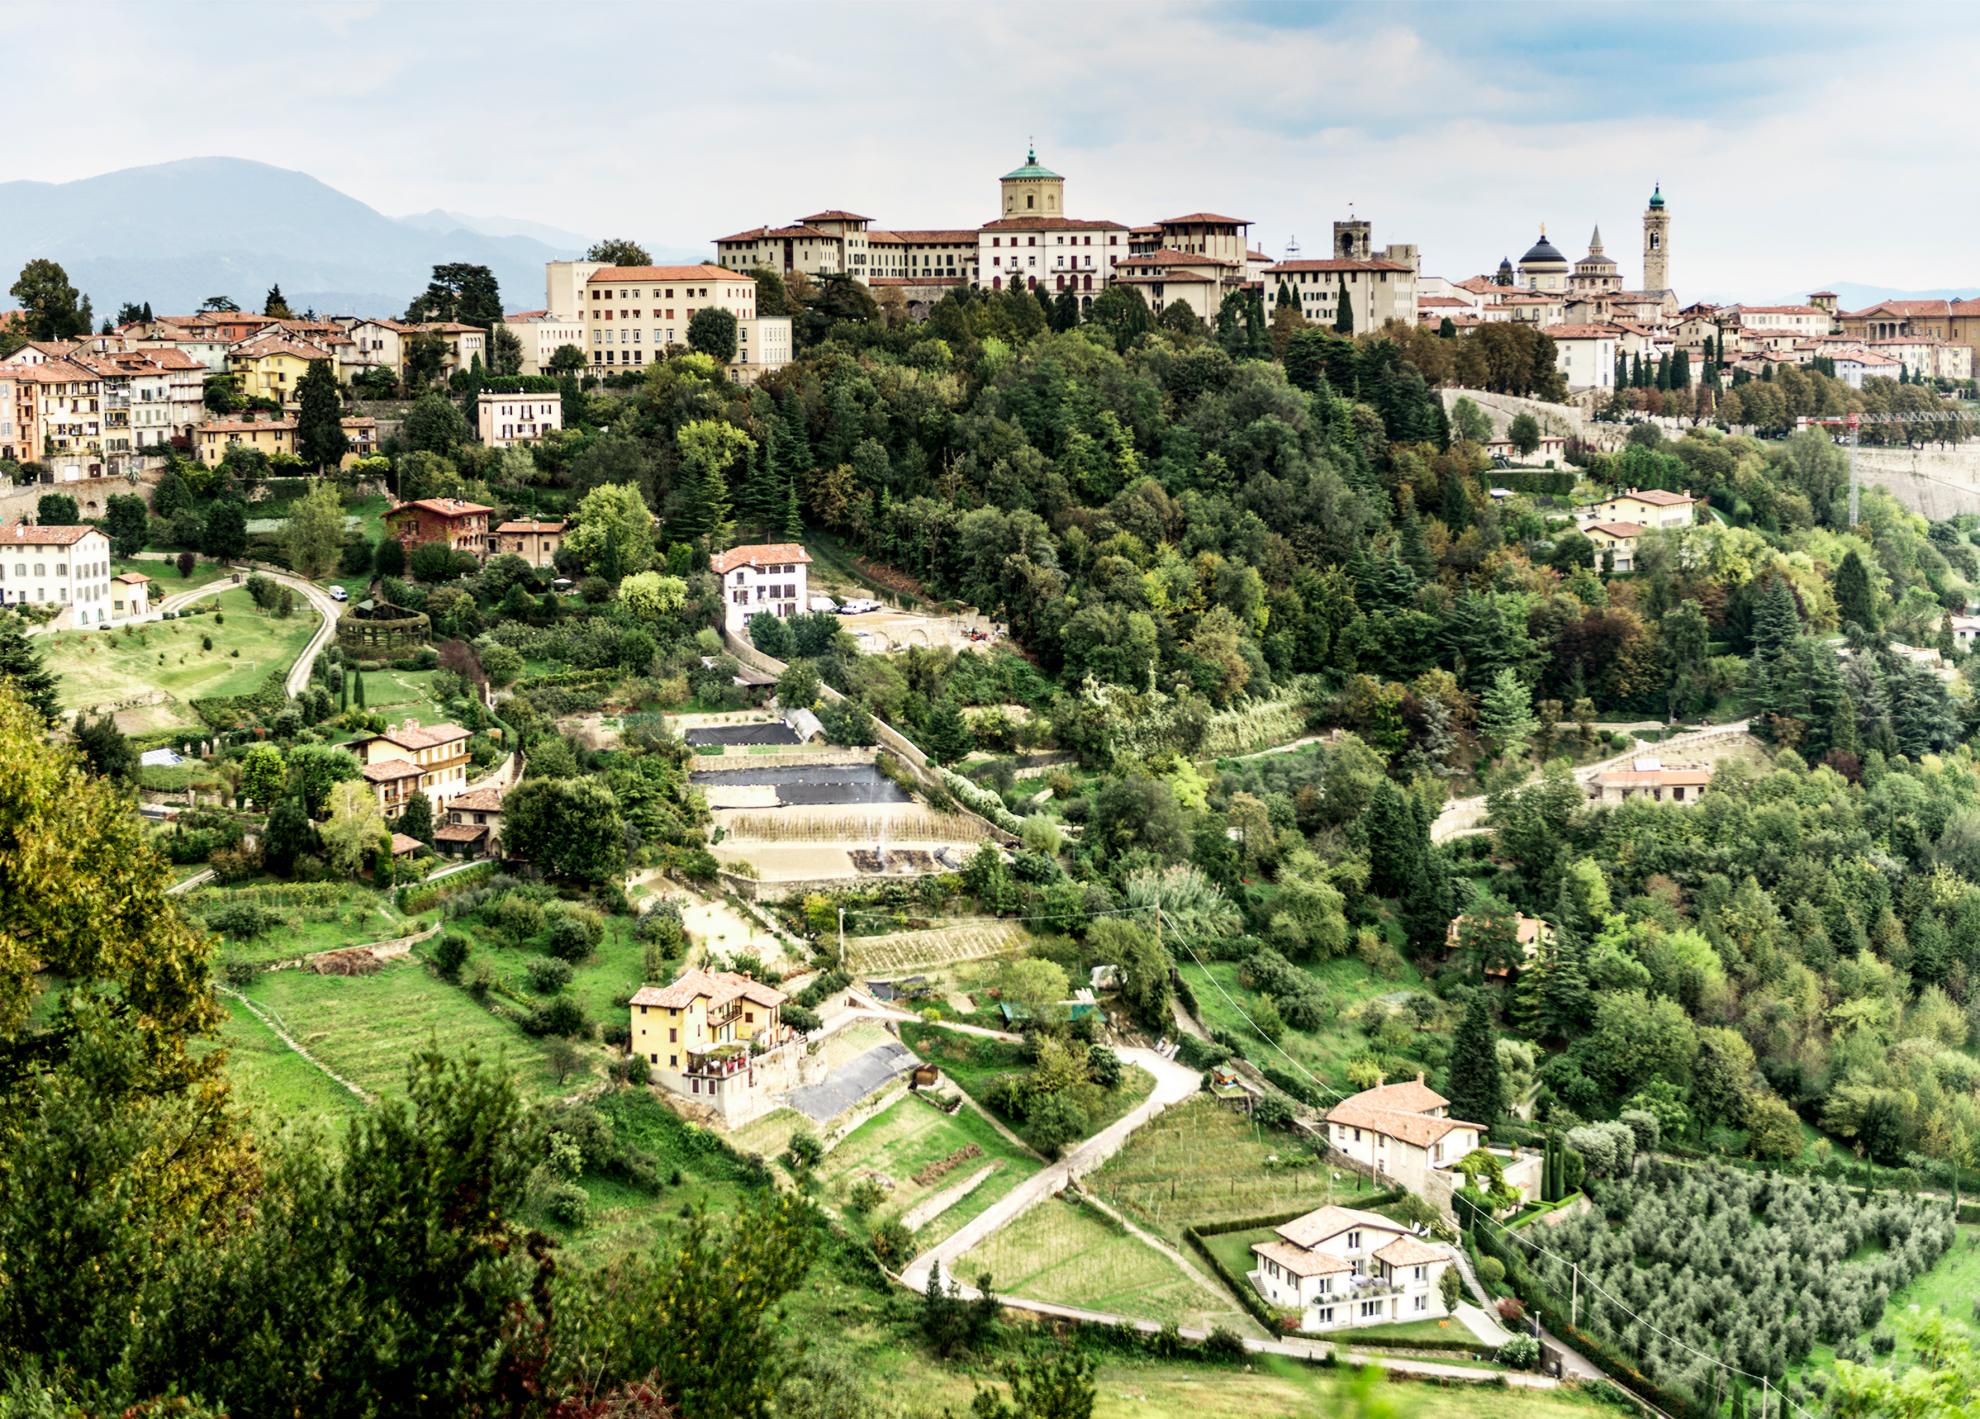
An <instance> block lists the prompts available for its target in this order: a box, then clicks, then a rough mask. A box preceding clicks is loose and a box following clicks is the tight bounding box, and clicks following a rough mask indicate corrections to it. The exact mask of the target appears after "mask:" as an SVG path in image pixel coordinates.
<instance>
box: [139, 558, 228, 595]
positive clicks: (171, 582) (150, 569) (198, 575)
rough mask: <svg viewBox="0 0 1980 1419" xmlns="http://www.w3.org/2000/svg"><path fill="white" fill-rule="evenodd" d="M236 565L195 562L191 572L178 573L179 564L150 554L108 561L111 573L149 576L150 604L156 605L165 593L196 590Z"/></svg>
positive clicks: (224, 575) (226, 573) (225, 574)
mask: <svg viewBox="0 0 1980 1419" xmlns="http://www.w3.org/2000/svg"><path fill="white" fill-rule="evenodd" d="M236 570H237V569H236V568H234V567H223V566H221V565H220V563H218V562H206V561H201V562H196V563H194V564H193V571H192V575H191V576H180V575H179V569H178V567H176V566H174V565H173V564H172V563H171V562H160V561H155V560H153V559H152V558H149V557H116V558H113V559H112V560H111V563H110V575H111V576H122V575H123V574H124V573H125V572H137V573H138V574H139V575H141V576H148V577H150V578H151V580H152V582H153V583H154V585H153V586H152V588H151V604H152V605H153V606H154V607H155V606H156V605H157V604H158V603H159V602H160V601H162V600H163V599H164V598H166V597H167V596H176V595H177V594H178V593H180V592H181V591H197V590H198V589H199V588H200V587H202V586H210V585H212V584H213V583H214V582H216V581H219V580H220V579H221V578H222V577H228V576H232V575H233V574H234V572H235V571H236Z"/></svg>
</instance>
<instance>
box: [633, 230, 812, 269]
mask: <svg viewBox="0 0 1980 1419" xmlns="http://www.w3.org/2000/svg"><path fill="white" fill-rule="evenodd" d="M771 237H775V238H777V239H779V240H782V239H783V238H785V237H803V238H805V239H806V240H808V241H837V240H838V239H839V238H838V237H836V236H834V235H833V234H832V233H831V232H821V231H819V230H818V228H816V227H751V228H750V229H749V230H748V231H744V232H730V233H729V234H728V235H727V236H724V237H716V238H715V241H716V244H717V245H720V244H722V243H723V242H741V241H763V240H765V239H767V238H771ZM614 269H617V268H614ZM663 279H664V278H663ZM675 279H678V278H675Z"/></svg>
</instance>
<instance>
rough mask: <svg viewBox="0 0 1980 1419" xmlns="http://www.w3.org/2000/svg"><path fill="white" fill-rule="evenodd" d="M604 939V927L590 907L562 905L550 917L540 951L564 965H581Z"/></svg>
mask: <svg viewBox="0 0 1980 1419" xmlns="http://www.w3.org/2000/svg"><path fill="white" fill-rule="evenodd" d="M604 939H605V923H604V922H603V921H602V920H600V919H599V916H598V913H597V912H595V911H593V910H591V909H590V908H589V907H579V906H572V905H571V904H569V903H568V902H567V903H564V904H562V905H561V906H559V907H558V908H557V909H556V914H555V915H553V916H551V917H550V925H549V931H548V935H547V936H546V937H545V940H544V945H543V949H544V950H546V951H548V952H549V953H550V954H551V955H553V956H555V957H557V958H559V959H560V960H565V961H582V960H583V959H584V958H585V957H586V956H589V955H590V954H591V953H592V951H593V949H594V948H596V947H597V945H598V943H599V942H600V941H602V940H604Z"/></svg>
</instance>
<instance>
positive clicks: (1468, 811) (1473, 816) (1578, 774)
mask: <svg viewBox="0 0 1980 1419" xmlns="http://www.w3.org/2000/svg"><path fill="white" fill-rule="evenodd" d="M1605 727H1613V726H1605ZM1746 730H1747V721H1745V720H1743V719H1739V720H1734V721H1733V722H1732V723H1731V724H1713V725H1707V726H1706V727H1705V728H1703V729H1694V730H1692V731H1690V732H1689V733H1687V734H1680V735H1678V736H1676V737H1675V738H1673V739H1666V740H1665V741H1664V742H1663V743H1661V744H1646V743H1644V742H1643V741H1642V740H1640V739H1639V740H1637V741H1636V742H1635V743H1634V744H1632V745H1631V746H1630V747H1629V748H1627V749H1625V750H1623V752H1622V753H1620V754H1614V755H1611V756H1610V757H1609V758H1606V759H1603V760H1601V761H1600V762H1598V763H1593V764H1584V765H1582V766H1581V767H1580V768H1578V769H1576V770H1575V771H1574V781H1575V782H1576V783H1587V782H1589V781H1590V780H1591V779H1593V778H1594V777H1595V775H1597V774H1599V773H1606V772H1607V771H1608V770H1610V769H1613V768H1617V767H1619V766H1621V765H1623V764H1627V763H1628V762H1629V761H1630V760H1632V759H1640V758H1642V757H1644V756H1645V755H1650V754H1654V755H1657V756H1659V757H1661V756H1663V755H1664V754H1666V753H1669V752H1671V751H1673V750H1684V749H1689V748H1694V747H1696V746H1697V745H1699V744H1706V743H1710V742H1712V741H1713V740H1717V739H1724V738H1729V737H1731V736H1733V735H1736V734H1744V733H1746ZM1484 821H1485V795H1484V794H1482V793H1481V794H1475V795H1473V796H1472V797H1470V798H1453V799H1452V800H1451V801H1450V802H1449V803H1446V804H1445V805H1444V807H1443V811H1441V812H1440V813H1438V814H1437V819H1436V821H1435V822H1433V823H1432V824H1431V825H1430V841H1431V842H1433V843H1444V842H1449V841H1450V840H1451V839H1452V838H1462V837H1468V836H1470V835H1471V834H1473V833H1482V832H1485V831H1486V828H1485V826H1484Z"/></svg>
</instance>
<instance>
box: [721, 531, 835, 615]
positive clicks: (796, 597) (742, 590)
mask: <svg viewBox="0 0 1980 1419" xmlns="http://www.w3.org/2000/svg"><path fill="white" fill-rule="evenodd" d="M810 564H811V554H810V553H808V552H806V551H805V550H804V548H803V547H801V546H800V545H798V544H797V543H796V542H756V543H751V544H750V545H749V546H746V547H731V548H730V549H729V550H728V551H726V552H717V553H716V554H715V555H714V556H712V557H710V558H709V559H708V567H709V570H710V571H712V572H714V573H715V575H716V577H717V578H719V579H720V581H721V583H722V624H723V625H725V626H726V627H728V629H729V630H730V631H732V632H734V633H735V634H737V635H741V634H742V632H743V628H744V627H745V626H747V625H748V624H749V618H750V617H751V616H755V615H760V614H761V613H763V612H765V611H767V612H769V613H770V614H771V615H773V616H781V617H784V618H786V619H788V618H789V617H792V616H795V615H797V614H798V612H800V611H802V610H804V609H805V607H806V606H807V605H808V604H809V603H808V602H807V600H806V597H805V568H806V567H808V566H809V565H810Z"/></svg>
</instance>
